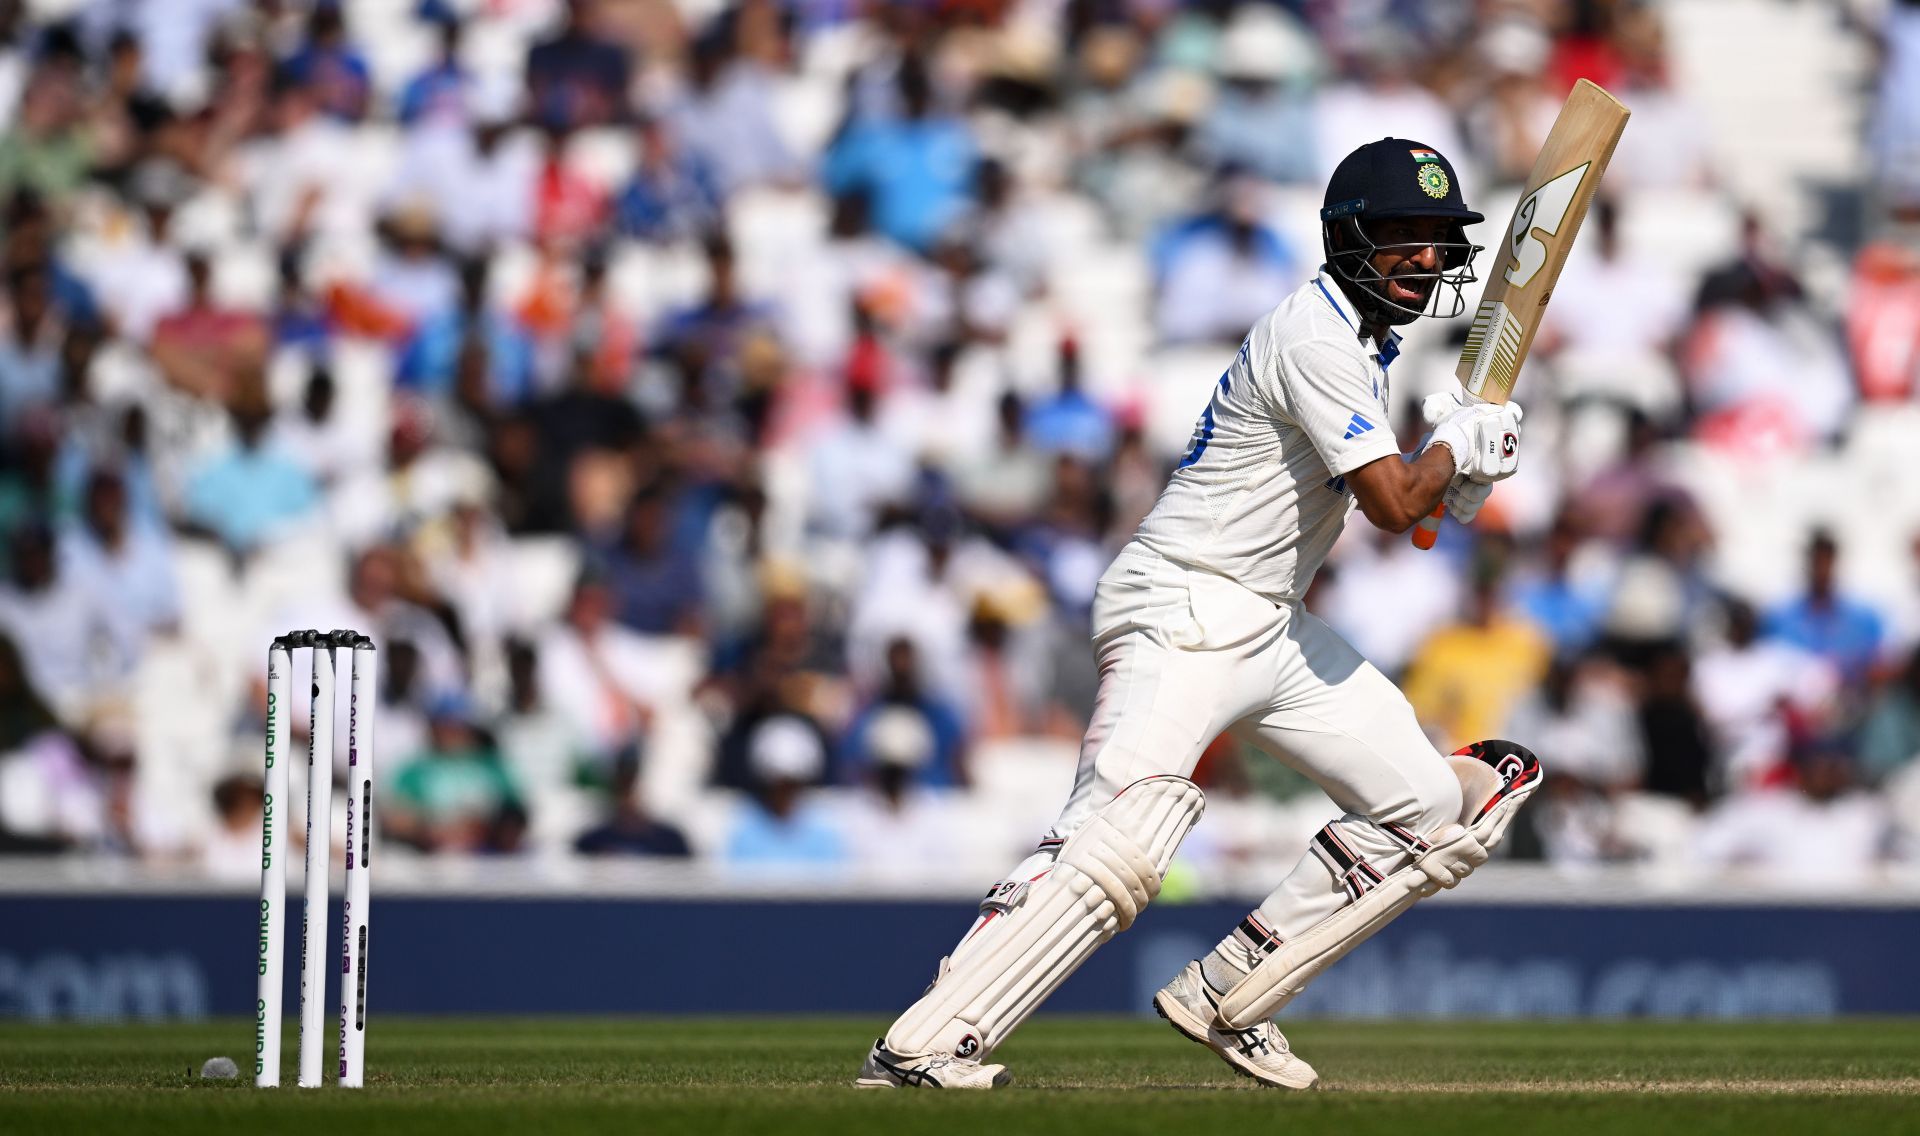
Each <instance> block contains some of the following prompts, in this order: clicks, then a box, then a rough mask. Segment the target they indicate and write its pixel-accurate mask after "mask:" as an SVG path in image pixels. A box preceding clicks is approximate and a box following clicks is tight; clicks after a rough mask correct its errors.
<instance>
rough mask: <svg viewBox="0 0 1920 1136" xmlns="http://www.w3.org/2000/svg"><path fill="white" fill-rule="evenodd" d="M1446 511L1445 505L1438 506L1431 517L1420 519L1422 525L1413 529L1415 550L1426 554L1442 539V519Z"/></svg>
mask: <svg viewBox="0 0 1920 1136" xmlns="http://www.w3.org/2000/svg"><path fill="white" fill-rule="evenodd" d="M1446 511H1447V507H1446V506H1445V505H1437V506H1435V507H1434V510H1433V513H1432V514H1431V515H1430V516H1425V517H1422V518H1420V523H1419V524H1417V525H1415V526H1414V528H1413V546H1414V547H1415V548H1417V549H1419V550H1420V551H1422V552H1425V551H1426V550H1427V549H1429V548H1432V547H1433V542H1434V541H1435V540H1437V539H1439V537H1440V518H1441V517H1442V516H1443V515H1445V514H1446Z"/></svg>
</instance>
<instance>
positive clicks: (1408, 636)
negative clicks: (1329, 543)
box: [1317, 528, 1460, 675]
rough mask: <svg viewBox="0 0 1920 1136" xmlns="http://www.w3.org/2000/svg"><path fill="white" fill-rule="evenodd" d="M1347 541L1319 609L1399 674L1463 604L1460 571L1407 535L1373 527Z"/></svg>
mask: <svg viewBox="0 0 1920 1136" xmlns="http://www.w3.org/2000/svg"><path fill="white" fill-rule="evenodd" d="M1352 532H1353V533H1354V537H1353V538H1352V539H1350V540H1347V541H1344V542H1342V546H1341V548H1340V553H1341V555H1340V559H1339V560H1338V561H1337V562H1336V566H1335V572H1334V575H1333V580H1332V587H1330V588H1329V589H1328V590H1327V594H1326V596H1325V598H1324V599H1322V600H1321V601H1320V603H1319V610H1318V612H1317V614H1319V615H1320V616H1322V617H1323V618H1325V619H1326V621H1327V623H1328V624H1330V625H1331V626H1332V627H1333V629H1334V630H1336V631H1338V632H1340V634H1341V635H1343V636H1345V637H1346V639H1347V642H1349V643H1352V644H1353V645H1354V647H1355V648H1356V649H1357V650H1358V651H1359V652H1360V653H1361V654H1362V655H1365V656H1366V657H1367V661H1368V662H1370V663H1372V664H1373V665H1374V666H1376V667H1379V668H1380V669H1381V670H1383V671H1385V672H1386V673H1387V674H1390V675H1391V674H1397V673H1399V671H1400V670H1401V669H1402V668H1404V667H1405V666H1406V665H1407V661H1408V660H1409V659H1411V658H1413V653H1414V652H1415V651H1417V650H1419V648H1420V644H1421V642H1422V641H1423V640H1425V639H1426V637H1427V636H1428V635H1429V634H1431V633H1432V632H1434V631H1436V630H1438V629H1439V628H1440V627H1441V626H1442V625H1444V624H1446V623H1449V622H1451V621H1452V620H1453V618H1454V617H1455V616H1456V614H1457V613H1458V612H1459V610H1460V577H1459V574H1458V573H1457V572H1456V571H1455V570H1454V569H1453V568H1451V567H1449V566H1448V565H1447V564H1446V563H1445V562H1444V560H1443V559H1442V558H1440V557H1437V556H1429V555H1427V554H1426V553H1424V552H1421V551H1420V550H1419V549H1416V548H1414V547H1413V545H1412V544H1410V543H1408V541H1407V540H1406V539H1405V538H1402V537H1396V536H1394V535H1393V534H1391V533H1384V532H1380V531H1379V530H1376V529H1373V528H1368V529H1366V530H1365V531H1364V532H1363V531H1362V530H1360V529H1359V528H1355V529H1353V530H1352Z"/></svg>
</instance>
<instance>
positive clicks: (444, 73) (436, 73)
mask: <svg viewBox="0 0 1920 1136" xmlns="http://www.w3.org/2000/svg"><path fill="white" fill-rule="evenodd" d="M439 31H440V55H439V58H437V59H435V60H434V62H433V65H432V66H431V67H428V68H427V69H426V70H425V71H422V72H420V74H418V75H415V76H414V77H413V78H411V79H409V80H407V85H406V86H405V87H403V88H401V90H400V102H399V105H398V106H397V107H396V108H395V111H396V113H397V114H398V115H399V117H400V122H401V124H402V125H405V126H415V125H418V124H419V123H422V122H435V121H445V122H465V121H466V117H467V97H468V95H469V93H470V92H471V90H472V86H473V76H471V75H469V74H467V70H466V68H464V67H462V66H460V20H459V18H458V17H457V16H455V15H453V14H452V13H448V14H447V18H444V19H442V20H440V21H439Z"/></svg>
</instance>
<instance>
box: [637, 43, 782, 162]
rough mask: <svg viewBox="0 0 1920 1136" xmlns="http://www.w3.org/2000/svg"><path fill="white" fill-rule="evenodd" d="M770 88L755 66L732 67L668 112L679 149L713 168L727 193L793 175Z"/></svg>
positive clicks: (684, 96) (740, 64) (686, 95)
mask: <svg viewBox="0 0 1920 1136" xmlns="http://www.w3.org/2000/svg"><path fill="white" fill-rule="evenodd" d="M773 99H774V83H773V80H772V78H771V77H770V76H768V75H767V73H766V72H765V71H763V70H761V69H760V68H759V67H757V66H755V65H754V64H752V63H748V62H744V61H741V62H736V63H734V64H732V65H731V66H729V67H727V69H726V70H725V71H724V72H722V73H721V74H720V75H719V77H717V78H716V79H714V81H713V84H712V85H711V86H710V87H708V88H707V89H706V90H704V91H699V90H693V89H688V90H687V91H685V92H683V93H682V95H681V96H680V98H679V99H677V100H675V102H674V104H673V105H672V107H670V108H669V109H668V111H667V121H668V122H669V123H670V124H671V125H672V127H673V130H674V134H675V136H676V137H678V138H679V140H680V144H681V145H682V146H684V147H686V148H687V150H688V151H689V152H690V153H692V154H693V155H694V156H695V157H696V158H697V159H698V160H699V161H701V162H703V163H705V164H706V166H707V168H709V169H711V170H712V171H713V173H714V176H715V178H716V179H717V180H718V181H719V183H720V188H721V190H722V191H723V192H725V193H732V192H734V191H735V190H738V189H742V188H744V187H746V186H751V185H762V184H765V183H767V182H774V181H781V180H784V179H787V178H790V177H792V176H793V175H794V174H795V173H796V172H797V167H796V163H795V162H794V160H793V153H792V151H791V150H790V149H789V148H788V146H787V144H786V141H785V139H783V138H781V136H780V131H779V128H778V126H777V125H776V124H775V122H774V119H773Z"/></svg>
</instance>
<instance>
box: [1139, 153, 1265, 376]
mask: <svg viewBox="0 0 1920 1136" xmlns="http://www.w3.org/2000/svg"><path fill="white" fill-rule="evenodd" d="M1259 194H1260V187H1259V185H1258V183H1256V182H1254V181H1253V180H1252V179H1250V178H1248V177H1246V176H1245V175H1243V174H1238V173H1233V174H1229V175H1227V176H1224V177H1222V178H1221V179H1220V180H1219V181H1218V182H1217V183H1216V184H1215V186H1214V191H1213V195H1214V198H1215V202H1214V207H1213V208H1212V209H1211V210H1209V211H1208V212H1206V213H1203V214H1200V215H1199V216H1197V217H1189V218H1186V219H1183V220H1180V221H1177V222H1175V223H1174V224H1173V225H1171V226H1169V227H1168V228H1167V230H1166V231H1164V232H1162V233H1161V234H1160V235H1159V236H1158V237H1156V238H1155V240H1154V243H1153V250H1152V257H1153V267H1154V282H1155V286H1156V289H1157V292H1158V300H1157V303H1156V310H1155V324H1156V325H1157V327H1158V329H1159V332H1160V336H1161V338H1162V339H1164V340H1165V341H1167V342H1169V343H1190V342H1198V343H1230V342H1233V341H1236V340H1238V339H1239V338H1240V337H1241V336H1243V335H1245V334H1246V332H1247V328H1248V327H1250V326H1252V324H1253V322H1254V321H1255V320H1257V319H1259V318H1261V317H1262V316H1264V315H1266V314H1267V313H1268V312H1269V311H1272V310H1273V307H1274V305H1275V304H1278V303H1279V302H1280V301H1281V300H1282V299H1284V298H1285V297H1286V295H1287V293H1288V292H1289V291H1291V290H1292V289H1293V288H1294V287H1295V285H1296V284H1297V283H1298V281H1296V280H1295V277H1296V276H1297V275H1298V274H1299V265H1298V263H1297V262H1296V260H1295V257H1294V253H1293V250H1291V249H1289V248H1288V247H1287V245H1286V242H1285V241H1284V240H1282V239H1281V237H1280V234H1278V233H1276V232H1274V231H1273V230H1272V229H1271V228H1268V227H1267V226H1266V225H1265V224H1264V223H1262V221H1261V219H1260V203H1259V200H1258V197H1259Z"/></svg>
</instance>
